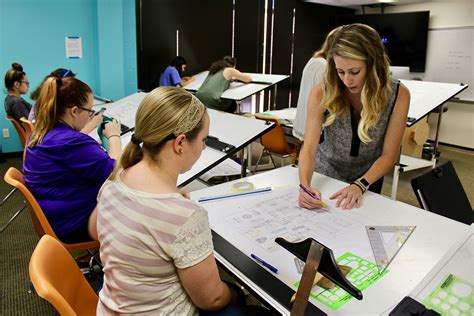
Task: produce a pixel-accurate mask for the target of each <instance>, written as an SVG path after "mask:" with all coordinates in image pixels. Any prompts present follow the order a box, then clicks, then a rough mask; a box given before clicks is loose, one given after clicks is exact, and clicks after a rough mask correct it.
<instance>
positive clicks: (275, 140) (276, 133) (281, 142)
mask: <svg viewBox="0 0 474 316" xmlns="http://www.w3.org/2000/svg"><path fill="white" fill-rule="evenodd" d="M255 118H257V119H259V120H263V121H267V122H272V123H275V127H274V128H273V129H272V130H270V131H269V132H267V133H265V134H263V135H262V136H261V137H260V143H261V144H262V146H263V147H265V148H266V149H267V150H268V151H270V152H273V153H277V154H280V155H288V154H291V153H293V149H292V148H291V147H290V145H288V142H287V140H286V138H285V131H284V130H283V127H281V125H280V121H279V120H278V119H277V118H273V117H266V116H259V115H255Z"/></svg>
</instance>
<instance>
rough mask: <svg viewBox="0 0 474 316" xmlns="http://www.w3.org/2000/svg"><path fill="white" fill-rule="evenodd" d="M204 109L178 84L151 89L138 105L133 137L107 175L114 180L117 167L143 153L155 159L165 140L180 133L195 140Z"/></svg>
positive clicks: (138, 158)
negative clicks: (112, 169)
mask: <svg viewBox="0 0 474 316" xmlns="http://www.w3.org/2000/svg"><path fill="white" fill-rule="evenodd" d="M205 112H206V107H205V106H204V104H202V103H201V101H199V99H198V98H196V97H195V96H194V95H192V94H191V93H189V92H187V91H186V90H183V89H181V88H177V87H159V88H156V89H154V90H153V91H151V92H150V93H149V94H148V95H147V96H146V97H145V98H144V99H143V101H142V102H141V103H140V106H139V107H138V110H137V114H136V116H135V131H134V134H133V135H132V141H131V142H129V143H128V145H127V146H126V147H125V149H124V151H123V153H122V155H121V157H120V161H118V163H116V164H115V169H114V171H113V172H112V174H111V176H110V179H111V180H115V179H116V177H117V174H118V170H120V169H127V168H130V167H132V166H133V165H135V164H137V163H138V162H140V161H141V160H142V159H143V157H144V156H145V155H146V156H147V157H150V158H151V159H152V160H153V161H155V162H158V159H159V157H158V154H159V153H160V152H161V150H162V149H163V146H164V144H165V143H166V142H167V141H169V140H172V139H175V138H176V137H177V136H179V135H183V134H184V135H186V138H187V139H189V140H190V141H193V140H195V139H196V138H197V135H198V134H199V132H200V131H201V129H202V126H203V124H202V118H203V117H204V113H205Z"/></svg>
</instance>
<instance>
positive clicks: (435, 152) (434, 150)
mask: <svg viewBox="0 0 474 316" xmlns="http://www.w3.org/2000/svg"><path fill="white" fill-rule="evenodd" d="M443 107H444V104H441V106H440V107H439V113H438V122H437V123H436V133H435V141H434V145H433V153H432V154H431V160H436V156H437V155H438V141H439V128H440V126H441V118H442V117H443Z"/></svg>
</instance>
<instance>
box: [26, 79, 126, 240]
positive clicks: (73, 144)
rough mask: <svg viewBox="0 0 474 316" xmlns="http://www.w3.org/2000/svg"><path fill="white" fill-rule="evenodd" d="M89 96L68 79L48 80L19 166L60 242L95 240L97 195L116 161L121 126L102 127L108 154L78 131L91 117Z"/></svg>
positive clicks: (79, 83)
mask: <svg viewBox="0 0 474 316" xmlns="http://www.w3.org/2000/svg"><path fill="white" fill-rule="evenodd" d="M92 102H93V94H92V91H91V89H90V88H89V86H88V85H86V84H85V83H83V82H82V81H80V80H78V79H76V78H73V77H66V78H48V79H46V81H45V82H44V84H43V86H42V88H41V92H40V94H39V97H38V100H37V103H36V104H37V108H38V117H37V119H36V124H35V129H34V131H33V133H32V135H31V138H30V140H29V143H28V146H27V149H26V158H25V161H24V163H23V172H24V177H25V184H26V186H27V187H28V189H29V190H30V191H31V192H32V193H33V196H34V197H35V198H36V200H37V201H38V203H39V205H40V206H41V208H42V209H43V212H44V213H45V215H46V217H47V218H48V220H49V223H50V224H51V226H52V228H53V229H54V231H55V233H56V234H57V236H58V237H59V239H61V240H62V241H63V242H66V243H77V242H81V241H86V240H90V239H91V238H92V239H97V237H96V230H95V219H96V213H95V207H96V203H97V201H96V198H97V193H98V192H99V189H100V187H101V186H102V184H103V183H104V181H105V180H106V179H107V177H108V176H109V175H110V173H111V172H112V170H113V168H114V165H115V161H116V159H118V158H119V157H120V154H121V152H122V146H121V141H120V123H119V122H117V121H113V122H110V123H108V124H106V125H105V130H104V135H105V136H106V137H107V139H108V140H109V153H107V152H106V151H105V150H104V149H103V148H102V147H101V146H100V145H99V144H98V143H97V141H95V140H94V139H93V138H91V137H90V136H88V135H86V134H84V133H81V132H80V130H81V129H83V128H84V126H85V125H86V124H87V123H88V122H89V121H90V120H92V119H93V118H94V116H95V115H96V112H95V111H94V110H92Z"/></svg>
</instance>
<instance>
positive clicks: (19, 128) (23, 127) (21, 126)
mask: <svg viewBox="0 0 474 316" xmlns="http://www.w3.org/2000/svg"><path fill="white" fill-rule="evenodd" d="M7 120H9V121H10V122H12V124H13V126H14V127H15V129H16V132H17V133H18V137H19V138H20V141H21V144H22V146H23V161H25V154H26V142H27V141H28V138H29V137H30V134H31V131H32V130H33V123H31V122H30V121H28V120H27V119H25V118H23V117H22V118H21V119H20V120H21V121H22V122H21V123H18V122H17V121H16V120H15V119H14V118H12V117H7ZM27 124H28V125H27ZM15 191H16V188H14V189H13V190H11V191H10V192H9V193H8V194H7V195H6V196H5V197H4V198H3V200H2V201H1V202H0V206H1V205H3V204H4V203H5V202H6V201H7V200H8V199H9V198H10V196H12V194H13V193H14V192H15ZM25 208H26V205H23V207H22V208H21V209H18V210H17V211H16V212H15V213H14V214H13V215H12V217H10V219H9V220H8V221H7V222H6V223H5V224H4V225H2V226H1V227H0V233H1V232H3V231H4V230H5V229H6V228H7V227H8V226H9V225H10V224H11V223H12V222H13V221H14V220H15V218H16V217H17V216H18V215H20V213H21V212H22V211H23V210H24V209H25Z"/></svg>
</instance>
